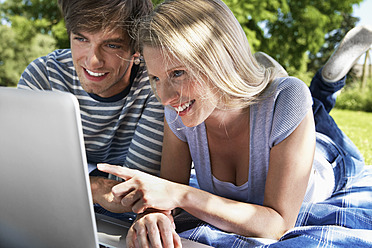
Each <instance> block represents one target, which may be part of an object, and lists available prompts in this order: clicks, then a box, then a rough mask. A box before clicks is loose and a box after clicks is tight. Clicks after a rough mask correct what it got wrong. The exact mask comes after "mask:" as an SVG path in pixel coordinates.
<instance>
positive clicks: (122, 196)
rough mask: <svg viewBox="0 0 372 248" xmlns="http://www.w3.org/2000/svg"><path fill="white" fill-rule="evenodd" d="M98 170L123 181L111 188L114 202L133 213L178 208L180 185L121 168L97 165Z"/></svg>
mask: <svg viewBox="0 0 372 248" xmlns="http://www.w3.org/2000/svg"><path fill="white" fill-rule="evenodd" d="M98 169H99V170H101V171H104V172H107V173H110V174H113V175H116V176H118V177H121V178H123V179H124V180H125V182H123V183H120V184H117V185H116V186H114V187H113V188H112V193H113V195H114V201H115V202H118V203H121V204H122V205H123V206H127V207H130V208H131V209H132V211H133V212H135V213H143V212H144V211H146V210H147V209H157V210H172V209H174V208H177V207H179V201H180V200H179V199H178V198H179V197H180V195H181V194H180V192H182V191H181V190H180V187H181V185H180V184H177V183H173V182H170V181H168V180H165V179H162V178H159V177H156V176H152V175H150V174H147V173H144V172H141V171H138V170H133V169H128V168H125V167H121V166H114V165H108V164H99V165H98Z"/></svg>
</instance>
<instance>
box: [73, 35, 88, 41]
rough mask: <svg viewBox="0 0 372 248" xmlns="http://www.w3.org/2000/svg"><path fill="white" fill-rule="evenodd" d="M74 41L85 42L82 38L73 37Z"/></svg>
mask: <svg viewBox="0 0 372 248" xmlns="http://www.w3.org/2000/svg"><path fill="white" fill-rule="evenodd" d="M74 40H77V41H80V42H84V41H87V39H85V38H82V37H78V36H77V37H74Z"/></svg>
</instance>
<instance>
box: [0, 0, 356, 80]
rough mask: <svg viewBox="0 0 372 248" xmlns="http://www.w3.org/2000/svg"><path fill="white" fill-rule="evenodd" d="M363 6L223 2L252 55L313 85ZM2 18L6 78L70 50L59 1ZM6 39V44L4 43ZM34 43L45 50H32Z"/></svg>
mask: <svg viewBox="0 0 372 248" xmlns="http://www.w3.org/2000/svg"><path fill="white" fill-rule="evenodd" d="M162 1H163V0H153V3H154V5H157V4H158V3H160V2H162ZM362 1H363V0H342V1H340V0H249V1H243V0H224V2H225V3H226V4H227V5H228V6H229V8H230V9H231V10H232V11H233V13H234V15H235V16H236V18H237V19H238V21H239V22H240V24H241V25H242V27H243V29H244V31H245V33H246V35H247V37H248V40H249V42H250V44H251V48H252V51H253V52H255V51H263V52H265V53H267V54H269V55H270V56H272V57H274V58H275V59H276V60H277V61H278V62H279V63H281V64H282V65H283V66H284V67H285V68H286V70H287V71H288V72H289V74H290V75H293V76H298V77H300V78H301V79H303V80H304V81H305V82H307V81H309V80H308V78H306V77H310V78H311V76H312V75H313V73H314V72H313V70H314V68H315V69H317V68H319V64H323V60H324V59H326V58H328V57H329V53H330V51H333V49H334V46H335V44H337V43H338V42H339V41H340V40H341V39H342V37H343V35H344V34H345V33H346V32H347V31H348V30H349V29H351V28H352V27H353V26H354V25H355V20H356V19H355V18H354V17H352V16H351V13H352V12H353V6H354V5H355V4H359V3H360V2H362ZM0 15H1V18H2V20H3V22H2V25H0V30H1V31H2V33H3V32H4V33H7V34H9V35H10V36H12V37H13V38H6V37H5V36H4V35H3V34H1V36H0V37H2V38H3V39H2V41H3V42H2V44H0V51H4V54H3V53H1V54H0V72H1V71H7V72H8V70H13V71H12V72H10V71H9V72H8V73H9V74H14V75H18V77H19V76H20V74H19V72H20V71H23V69H24V68H25V65H24V61H27V63H29V62H31V60H32V59H33V58H34V56H36V52H35V53H31V52H30V51H32V50H35V51H36V50H37V51H38V54H40V55H43V54H47V53H48V52H50V51H52V50H53V49H54V48H55V47H57V48H67V47H69V40H68V35H67V34H66V29H65V26H64V21H63V18H62V16H61V13H60V11H59V8H58V6H57V1H56V0H4V1H3V2H2V3H1V4H0ZM4 23H5V24H4ZM37 34H38V35H37ZM40 35H44V36H40ZM10 36H9V37H10ZM37 36H38V37H37ZM5 39H8V40H7V41H6V42H4V40H5ZM34 39H35V40H34ZM33 40H34V41H33ZM37 40H39V43H38V42H37ZM42 40H44V41H43V42H41V41H42ZM47 40H48V41H47ZM14 42H16V43H14ZM8 43H9V44H8ZM6 44H7V45H6ZM15 44H17V45H15ZM36 44H40V45H41V48H40V49H36V48H35V47H33V48H31V46H37V45H36ZM5 48H6V51H5ZM27 51H28V52H27ZM12 59H13V60H14V61H13V62H12ZM19 61H20V62H19ZM5 64H7V69H6V70H5V69H4V68H5ZM11 65H12V66H11ZM26 65H27V64H26ZM308 65H309V68H308ZM17 66H18V67H20V69H17ZM309 69H310V71H309ZM2 77H3V76H2ZM2 77H0V80H1V81H0V84H1V85H9V84H13V85H14V84H16V83H17V81H18V80H16V81H12V82H11V83H10V81H11V80H14V78H16V77H17V76H7V79H3V78H2ZM11 78H13V79H11Z"/></svg>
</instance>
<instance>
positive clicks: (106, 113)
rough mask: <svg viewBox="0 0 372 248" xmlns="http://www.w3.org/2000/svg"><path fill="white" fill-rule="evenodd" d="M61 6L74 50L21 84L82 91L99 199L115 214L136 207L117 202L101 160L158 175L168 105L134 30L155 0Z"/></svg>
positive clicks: (32, 71) (55, 55)
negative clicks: (154, 88) (100, 170)
mask: <svg viewBox="0 0 372 248" xmlns="http://www.w3.org/2000/svg"><path fill="white" fill-rule="evenodd" d="M58 4H59V6H60V8H61V11H62V13H63V16H64V19H65V23H66V28H67V32H68V35H69V37H70V44H71V49H63V50H56V51H54V52H52V53H50V54H48V55H46V56H44V57H40V58H38V59H36V60H35V61H33V62H32V63H31V64H30V65H29V66H28V67H27V68H26V70H25V71H24V73H23V74H22V76H21V79H20V80H19V83H18V87H19V88H22V89H32V90H53V91H64V92H70V93H72V94H74V95H75V96H76V98H77V99H78V101H79V105H80V111H81V119H82V124H83V132H84V139H85V147H86V152H87V158H88V163H89V169H90V171H93V172H92V173H91V174H90V175H91V188H92V195H93V201H94V202H95V203H98V204H99V205H100V206H102V207H104V208H105V209H106V210H110V211H111V212H130V211H131V209H127V208H125V207H124V206H122V205H121V204H117V203H114V202H112V195H111V188H112V186H114V185H116V184H118V183H119V182H118V181H116V180H110V179H107V178H103V177H98V176H97V175H99V174H97V173H96V171H97V170H95V169H96V165H97V163H110V164H116V165H123V166H126V167H129V168H135V169H139V170H142V171H145V172H148V173H151V174H155V175H158V174H159V170H160V157H161V149H162V140H163V118H164V114H163V107H162V105H161V104H160V103H159V102H158V101H157V99H156V98H155V96H154V95H153V93H152V92H151V87H150V84H149V81H148V76H147V71H146V68H145V66H144V63H142V62H141V60H140V54H139V53H138V52H137V51H136V50H135V47H136V40H135V38H134V37H135V36H134V35H132V33H131V32H132V31H133V28H134V24H135V22H136V19H137V18H139V17H141V16H143V15H146V14H148V13H150V12H151V11H152V2H151V1H150V0H131V1H127V0H59V1H58ZM51 166H52V165H51ZM66 183H68V182H66Z"/></svg>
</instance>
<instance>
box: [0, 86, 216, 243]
mask: <svg viewBox="0 0 372 248" xmlns="http://www.w3.org/2000/svg"><path fill="white" fill-rule="evenodd" d="M0 169H1V171H0V247H17V248H19V247H28V248H32V247H37V248H42V247H48V248H50V247H55V248H58V247H63V248H65V247H89V248H90V247H98V246H99V244H98V239H99V242H100V244H104V245H105V246H107V247H125V237H126V233H127V231H128V228H129V227H130V225H129V223H126V222H123V221H119V220H117V219H113V218H110V217H108V216H104V215H99V214H94V210H93V201H92V197H91V189H90V184H89V176H88V167H87V162H86V155H85V148H84V141H83V134H82V126H81V119H80V110H79V105H78V101H77V99H76V98H75V96H73V95H72V94H68V93H62V92H53V91H32V90H20V89H14V88H5V87H0ZM181 241H182V245H183V247H185V248H191V247H192V248H196V247H209V246H206V245H203V244H200V243H196V242H193V241H190V240H186V239H181Z"/></svg>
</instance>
